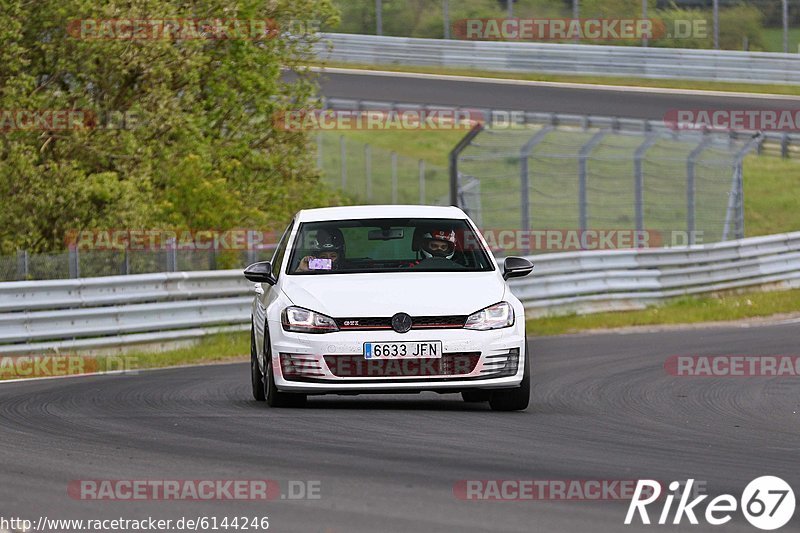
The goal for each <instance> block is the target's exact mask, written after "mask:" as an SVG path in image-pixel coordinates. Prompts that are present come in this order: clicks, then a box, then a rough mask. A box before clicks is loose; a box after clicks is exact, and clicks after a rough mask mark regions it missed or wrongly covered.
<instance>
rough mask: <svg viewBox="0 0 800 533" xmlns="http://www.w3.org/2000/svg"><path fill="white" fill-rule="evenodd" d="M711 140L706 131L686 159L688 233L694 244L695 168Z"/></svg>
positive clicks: (690, 241)
mask: <svg viewBox="0 0 800 533" xmlns="http://www.w3.org/2000/svg"><path fill="white" fill-rule="evenodd" d="M710 142H711V137H710V136H709V135H708V132H705V133H704V138H703V140H702V141H701V142H700V144H698V145H697V147H695V149H694V150H692V152H691V153H690V154H689V157H688V158H687V160H686V233H687V235H688V237H689V244H694V237H695V235H694V228H695V220H694V219H695V174H694V168H695V164H696V163H697V158H698V157H699V156H700V154H701V153H702V152H703V150H705V149H706V146H708V144H709V143H710Z"/></svg>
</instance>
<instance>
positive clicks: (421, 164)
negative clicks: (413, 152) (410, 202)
mask: <svg viewBox="0 0 800 533" xmlns="http://www.w3.org/2000/svg"><path fill="white" fill-rule="evenodd" d="M417 166H418V168H419V203H420V205H425V203H426V202H425V160H424V159H420V160H419V162H418V163H417Z"/></svg>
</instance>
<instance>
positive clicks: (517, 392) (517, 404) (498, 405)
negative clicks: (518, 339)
mask: <svg viewBox="0 0 800 533" xmlns="http://www.w3.org/2000/svg"><path fill="white" fill-rule="evenodd" d="M523 364H524V365H525V367H524V370H523V371H522V382H521V383H520V384H519V387H516V388H513V389H499V390H496V391H494V392H493V393H492V397H491V398H489V406H490V407H491V408H492V410H494V411H522V410H523V409H527V408H528V403H530V398H531V364H530V358H529V357H528V341H527V339H526V340H525V362H524V363H523Z"/></svg>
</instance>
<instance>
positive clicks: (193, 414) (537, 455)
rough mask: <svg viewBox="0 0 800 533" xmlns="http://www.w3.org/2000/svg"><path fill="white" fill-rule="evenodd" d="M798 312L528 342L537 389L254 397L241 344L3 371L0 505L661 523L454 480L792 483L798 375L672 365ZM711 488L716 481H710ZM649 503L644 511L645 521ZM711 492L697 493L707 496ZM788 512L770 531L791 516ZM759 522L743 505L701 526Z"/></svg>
mask: <svg viewBox="0 0 800 533" xmlns="http://www.w3.org/2000/svg"><path fill="white" fill-rule="evenodd" d="M798 339H800V324H793V323H788V324H783V325H770V326H758V327H748V328H744V327H737V328H725V329H693V330H685V331H669V332H658V333H634V334H617V333H612V334H603V335H593V336H589V335H579V336H566V337H551V338H540V339H535V340H533V341H532V353H533V359H532V361H533V378H534V379H533V387H534V395H533V398H532V404H531V407H530V408H529V409H528V410H527V411H525V412H520V413H496V412H491V411H489V408H488V406H484V405H483V404H466V403H463V402H462V401H461V400H460V397H457V396H453V395H449V396H437V395H435V394H425V395H419V396H375V395H374V396H359V397H335V396H332V397H331V396H326V397H321V398H312V399H311V400H310V401H309V407H307V408H304V409H270V408H268V407H266V406H265V404H263V403H256V402H255V401H253V400H252V399H251V396H250V386H249V383H248V366H247V364H242V363H236V364H226V365H216V366H204V367H194V368H181V369H168V370H159V371H150V372H142V373H140V374H138V375H135V376H95V377H85V378H84V377H81V378H68V379H53V380H42V381H31V382H27V383H25V382H16V383H4V384H0V457H2V469H3V483H2V485H0V516H5V517H8V516H20V517H27V518H31V519H33V520H34V521H35V520H36V519H37V518H38V517H40V516H47V517H48V518H60V519H66V518H84V519H87V518H117V517H123V518H129V519H130V518H137V519H139V518H144V517H147V516H153V517H155V518H161V519H167V518H174V519H177V518H180V517H192V518H194V517H198V516H217V517H222V516H233V515H243V516H248V517H260V516H268V517H269V523H270V530H271V531H303V532H313V531H319V532H327V533H338V532H350V531H364V532H373V531H420V532H429V531H431V532H432V531H463V532H467V531H475V532H478V531H571V532H572V531H574V532H605V531H633V530H639V529H642V530H646V531H673V530H675V528H674V526H657V525H651V526H647V527H645V526H641V525H640V526H639V527H633V526H624V525H623V519H624V516H625V513H626V510H627V505H626V504H625V503H624V502H618V501H617V502H612V501H591V502H587V501H567V502H563V501H562V502H546V501H518V502H498V501H463V500H459V499H457V498H456V497H455V496H454V492H453V486H454V483H455V482H457V481H458V480H469V479H477V480H484V479H550V480H589V479H596V480H615V479H618V480H619V479H623V480H631V479H638V478H653V479H658V480H662V481H667V482H669V481H671V480H681V481H682V480H685V479H686V478H694V479H697V480H702V481H704V482H705V483H706V492H707V493H708V494H710V495H711V496H712V497H713V496H715V495H718V494H722V493H730V494H733V495H735V496H737V497H738V495H739V494H741V491H742V489H743V488H744V486H745V485H746V484H747V483H748V482H749V481H750V480H752V479H753V478H756V477H759V476H762V475H767V474H772V475H777V476H780V477H783V478H784V479H785V480H786V481H787V482H789V484H790V485H792V486H793V487H794V488H795V490H797V488H798V487H800V467H798V465H800V450H798V442H800V414H799V413H800V395H798V390H800V381H798V380H800V378H786V377H784V378H741V377H739V378H727V379H726V378H686V377H673V376H670V375H668V374H667V373H666V372H665V370H664V368H663V364H664V361H665V359H666V358H667V357H668V356H670V355H676V354H677V355H688V354H708V355H720V354H749V355H755V354H759V355H768V354H773V355H776V354H781V355H797V354H798ZM264 478H267V479H272V480H278V481H280V482H281V483H282V486H283V485H284V484H286V483H288V481H289V480H306V481H308V480H316V481H319V483H320V498H319V499H315V500H307V501H290V500H288V499H287V500H280V499H276V500H274V501H268V502H263V501H262V502H251V501H233V502H231V501H216V502H197V501H158V502H153V501H145V502H141V501H140V502H121V501H81V500H78V499H73V498H72V497H70V496H68V493H67V487H68V483H69V482H70V481H71V480H81V479H113V480H118V479H137V480H152V479H156V480H159V479H264ZM707 501H708V500H707ZM660 509H661V508H660V506H659V507H658V508H657V509H654V510H652V511H651V518H652V519H653V520H656V519H657V517H658V514H659V513H660ZM702 509H704V505H701V513H702ZM798 526H800V517H797V516H795V518H794V519H793V521H792V522H790V523H789V524H787V525H786V526H785V527H784V528H782V529H781V530H780V531H789V530H795V531H797V530H800V527H798ZM678 529H679V530H681V531H750V532H753V531H757V530H756V529H755V528H753V527H752V526H750V525H749V524H748V523H747V522H746V521H745V519H744V517H743V516H742V515H741V513H740V512H738V511H737V513H736V514H735V516H734V518H733V521H732V522H731V523H729V524H727V525H725V526H718V527H712V526H709V525H705V524H704V522H702V521H701V525H699V526H688V524H687V522H686V519H685V518H684V521H683V526H682V527H680V528H678Z"/></svg>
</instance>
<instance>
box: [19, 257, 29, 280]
mask: <svg viewBox="0 0 800 533" xmlns="http://www.w3.org/2000/svg"><path fill="white" fill-rule="evenodd" d="M17 279H18V280H20V281H22V280H26V279H28V250H18V251H17Z"/></svg>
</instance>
